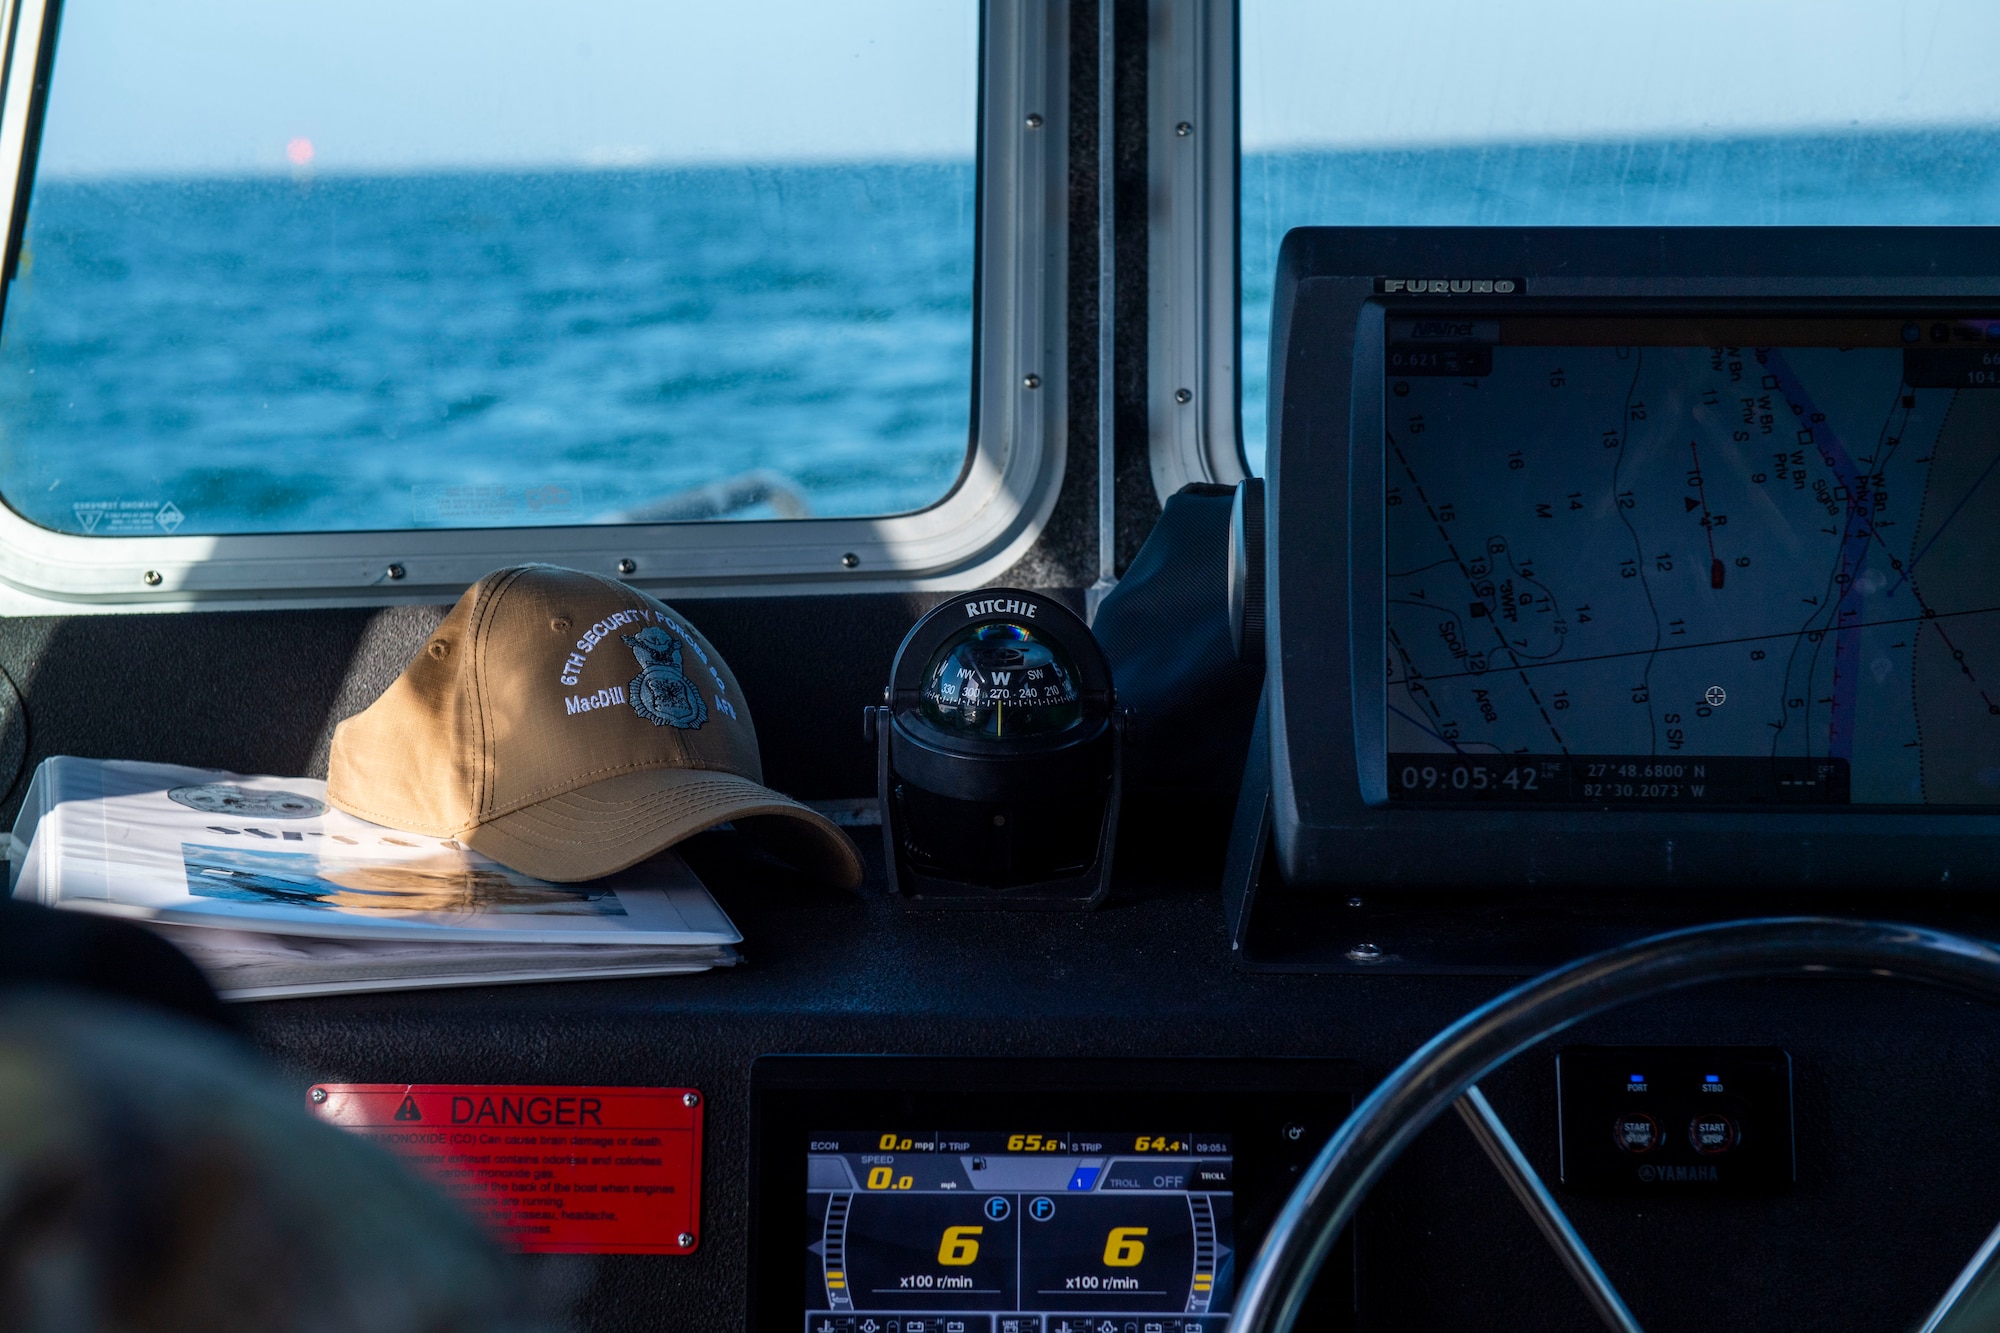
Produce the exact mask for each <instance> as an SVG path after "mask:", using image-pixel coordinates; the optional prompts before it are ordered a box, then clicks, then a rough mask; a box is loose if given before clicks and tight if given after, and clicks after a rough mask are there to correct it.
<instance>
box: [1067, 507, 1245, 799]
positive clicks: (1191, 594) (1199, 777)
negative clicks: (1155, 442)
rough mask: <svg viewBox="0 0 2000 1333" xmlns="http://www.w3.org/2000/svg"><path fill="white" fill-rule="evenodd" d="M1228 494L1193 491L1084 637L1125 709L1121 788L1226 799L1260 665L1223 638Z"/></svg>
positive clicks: (1237, 776)
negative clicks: (1095, 648) (1097, 649)
mask: <svg viewBox="0 0 2000 1333" xmlns="http://www.w3.org/2000/svg"><path fill="white" fill-rule="evenodd" d="M1234 496H1235V490H1234V488H1233V487H1229V486H1216V485H1208V484H1204V483H1200V482H1196V483H1194V484H1192V485H1189V486H1185V487H1183V488H1182V489H1181V490H1180V491H1179V492H1177V493H1176V494H1174V495H1172V496H1170V497H1168V499H1167V503H1166V507H1165V509H1164V510H1163V511H1162V512H1161V514H1160V519H1159V522H1157V523H1155V524H1154V525H1153V530H1152V532H1151V533H1149V534H1147V537H1146V544H1145V545H1144V546H1141V547H1140V548H1139V554H1138V555H1137V556H1135V557H1134V558H1133V560H1132V564H1131V567H1130V568H1128V569H1127V570H1126V571H1125V574H1124V577H1122V578H1121V579H1119V581H1118V586H1117V587H1115V588H1113V589H1112V590H1111V591H1110V593H1108V594H1107V595H1106V596H1105V598H1104V601H1103V603H1102V605H1100V606H1099V607H1098V608H1097V619H1096V621H1095V622H1094V623H1093V624H1092V625H1091V629H1092V630H1093V631H1094V632H1095V633H1096V635H1097V641H1098V643H1100V644H1101V645H1103V647H1104V652H1105V656H1107V657H1109V658H1110V659H1111V674H1112V678H1113V680H1114V682H1115V683H1116V685H1117V689H1118V702H1119V703H1120V704H1121V705H1123V706H1124V707H1125V708H1128V709H1130V710H1131V718H1130V722H1129V726H1128V731H1127V744H1126V750H1125V754H1126V758H1125V784H1126V789H1127V790H1128V791H1140V792H1147V791H1151V792H1169V791H1178V792H1186V793H1189V794H1200V795H1213V796H1220V797H1233V796H1234V795H1235V793H1236V788H1237V785H1238V784H1239V783H1240V782H1241V781H1242V777H1243V758H1244V755H1245V753H1246V752H1247V751H1248V749H1249V745H1250V727H1251V723H1252V721H1253V720H1254V718H1255V714H1256V711H1257V693H1258V691H1259V690H1260V689H1261V688H1262V687H1263V683H1264V668H1263V667H1262V666H1261V665H1256V664H1247V663H1244V662H1241V661H1238V660H1237V656H1236V649H1235V646H1234V644H1233V642H1232V641H1231V638H1230V632H1229V586H1228V578H1229V511H1230V506H1231V503H1232V501H1233V499H1234Z"/></svg>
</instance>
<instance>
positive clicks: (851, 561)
mask: <svg viewBox="0 0 2000 1333" xmlns="http://www.w3.org/2000/svg"><path fill="white" fill-rule="evenodd" d="M840 563H841V566H842V568H845V569H853V568H854V567H855V566H856V565H858V564H860V563H861V557H860V556H858V555H856V554H854V552H852V551H849V552H848V553H847V554H846V555H843V556H842V557H840Z"/></svg>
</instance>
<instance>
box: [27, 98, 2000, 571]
mask: <svg viewBox="0 0 2000 1333" xmlns="http://www.w3.org/2000/svg"><path fill="white" fill-rule="evenodd" d="M975 196H976V186H975V181H974V172H973V167H972V165H971V164H970V163H965V162H957V163H934V164H880V165H860V166H853V165H845V166H816V167H749V166H744V167H727V166H724V167H710V168H701V169H686V170H631V171H567V172H543V173H504V172H466V173H458V174H412V175H395V176H375V177H362V176H325V177H320V178H318V179H286V178H236V179H215V178H203V179H187V180H172V179H144V180H130V179H128V180H98V181H78V180H47V181H43V182H41V183H40V184H39V185H38V186H37V187H36V190H35V195H34V199H33V205H32V209H31V212H30V215H29V226H28V236H27V243H26V248H25V251H24V255H23V262H22V268H21V274H20V277H19V278H18V279H17V280H16V282H15V283H14V285H13V287H12V289H11V291H10V293H9V295H8V301H7V306H6V311H5V318H4V323H0V497H4V499H5V501H6V503H7V504H9V505H10V506H12V507H13V508H14V509H15V510H16V511H18V512H20V513H22V514H24V515H26V516H27V517H28V518H30V519H32V520H33V521H35V522H37V523H40V524H43V525H45V526H47V527H51V528H56V529H60V530H63V531H69V532H90V533H96V534H100V535H122V534H136V533H158V532H163V531H178V532H191V533H219V532H259V531H263V532H271V531H280V532H295V531H314V530H341V529H368V528H407V527H450V526H459V527H478V526H509V525H514V524H576V523H602V522H623V521H631V520H632V519H634V518H645V517H652V518H706V517H720V518H760V517H773V516H776V517H787V516H799V515H864V514H888V513H897V512H903V511H908V510H912V509H917V508H921V507H923V506H925V505H928V504H931V503H933V502H935V501H937V500H938V499H940V498H942V497H943V496H944V495H945V494H946V492H947V491H949V489H950V487H951V485H952V483H953V482H954V480H955V479H956V478H957V476H958V475H959V471H960V469H961V467H962V466H963V464H964V461H965V454H966V449H967V442H968V437H969V432H970V415H971V403H972V389H971V382H972V346H973V244H974V204H975ZM1242 210H1243V212H1242V226H1243V232H1242V273H1241V279H1242V291H1243V326H1242V327H1243V361H1242V365H1243V426H1244V435H1245V448H1246V452H1247V454H1248V456H1249V458H1250V461H1251V462H1252V464H1253V466H1258V465H1261V461H1262V456H1263V446H1264V383H1265V377H1266V372H1267V358H1268V355H1269V353H1268V347H1267V340H1268V328H1269V318H1270V283H1271V273H1272V268H1273V265H1274V263H1275V261H1276V257H1277V248H1278V243H1279V242H1280V241H1281V240H1282V239H1283V236H1284V233H1285V231H1286V230H1287V229H1288V228H1290V227H1293V226H1299V225H1304V224H1311V223H1368V224H1383V225H1435V224H1445V223H1451V224H1474V225H1479V224H1488V225H1525V224H1548V225H1574V224H1686V223H1737V224H1829V223H1926V224H1937V223H1980V224H1985V223H1994V222H2000V131H1996V130H1987V129H1944V130H1924V131H1909V132H1900V133H1863V132H1855V133H1851V134H1824V135H1789V136H1775V135H1774V136H1763V137H1742V138H1730V139H1672V140H1666V139H1662V140H1644V141H1637V142H1626V143H1582V144H1559V143H1536V144H1489V145H1478V146H1465V147H1445V148H1407V149H1393V150H1368V151H1340V152H1329V151H1315V152H1296V153H1252V154H1246V155H1245V156H1244V158H1243V165H1242Z"/></svg>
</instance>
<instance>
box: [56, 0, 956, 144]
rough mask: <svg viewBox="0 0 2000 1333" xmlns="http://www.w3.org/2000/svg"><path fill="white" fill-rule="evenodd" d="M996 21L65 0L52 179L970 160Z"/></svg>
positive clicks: (789, 8) (843, 12)
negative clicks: (982, 59)
mask: <svg viewBox="0 0 2000 1333" xmlns="http://www.w3.org/2000/svg"><path fill="white" fill-rule="evenodd" d="M978 8H979V7H978V5H977V3H976V2H975V0H842V2H841V3H831V2H830V0H726V2H720V3H719V2H717V0H560V3H549V0H338V3H331V2H329V0H173V2H172V3H167V2H165V0H67V3H65V4H64V6H63V20H62V24H63V26H62V33H61V37H60V41H59V44H58V47H57V57H56V68H55V77H54V82H53V83H52V85H51V88H50V105H49V115H48V120H47V127H46V130H45V137H44V142H43V147H42V154H41V159H40V165H39V171H40V172H41V173H42V174H44V175H49V176H76V175H107V174H127V173H143V174H168V175H182V174H225V173H231V174H233V173H239V172H256V171H271V172H283V171H291V170H293V169H295V165H294V164H295V159H297V158H298V157H300V156H303V155H304V150H303V149H301V148H300V147H299V146H298V141H300V140H303V141H305V142H307V143H309V144H310V145H311V150H310V161H309V165H310V168H311V169H312V170H315V171H342V170H354V171H382V170H392V171H393V170H422V169H425V168H435V167H487V166H491V167H503V166H527V165H579V166H589V165H620V164H632V163H646V162H690V161H692V162H701V161H717V160H722V161H824V160H847V159H883V158H902V159H908V158H958V159H969V158H971V157H972V156H973V152H974V130H975V125H976V106H975V102H976V93H977V85H978V79H977V70H976V63H977V52H978V30H977V29H978V22H977V19H978ZM288 146H289V147H290V150H291V151H290V154H289V156H288V153H287V149H288Z"/></svg>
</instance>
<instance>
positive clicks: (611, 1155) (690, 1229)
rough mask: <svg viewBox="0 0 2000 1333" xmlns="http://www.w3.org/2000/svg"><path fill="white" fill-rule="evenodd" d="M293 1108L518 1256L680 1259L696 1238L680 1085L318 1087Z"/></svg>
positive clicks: (697, 1116) (697, 1159)
mask: <svg viewBox="0 0 2000 1333" xmlns="http://www.w3.org/2000/svg"><path fill="white" fill-rule="evenodd" d="M306 1098H307V1105H308V1106H309V1107H310V1108H311V1109H312V1111H313V1114H315V1115H317V1116H319V1117H320V1118H321V1119H322V1120H331V1121H332V1122H333V1123H334V1124H336V1125H339V1126H341V1127H342V1128H345V1129H349V1130H352V1131H353V1132H355V1133H356V1134H360V1135H363V1136H364V1137H367V1138H371V1139H373V1140H375V1141H376V1142H377V1143H379V1144H381V1145H382V1146H383V1147H385V1148H387V1149H389V1150H390V1151H391V1152H393V1153H395V1154H396V1155H397V1156H398V1157H401V1158H402V1159H403V1160H404V1161H405V1162H408V1163H409V1164H410V1165H411V1166H412V1167H414V1168H416V1169H417V1170H418V1171H419V1172H421V1173H422V1174H424V1175H426V1176H429V1177H430V1178H431V1179H432V1180H434V1181H436V1182H437V1183H438V1184H439V1185H442V1186H443V1187H444V1188H445V1190H446V1191H447V1192H449V1193H450V1194H451V1195H452V1196H453V1197H454V1198H455V1199H457V1200H458V1201H459V1203H460V1204H461V1205H462V1206H463V1207H464V1208H465V1209H466V1210H467V1211H468V1212H470V1213H471V1214H472V1215H473V1216H474V1217H478V1218H482V1219H484V1220H485V1221H486V1222H487V1224H488V1225H489V1226H491V1227H492V1229H493V1230H494V1231H495V1232H497V1233H498V1234H499V1235H500V1236H501V1237H502V1238H503V1239H504V1240H505V1241H506V1242H507V1243H508V1244H509V1245H511V1246H513V1247H514V1248H515V1249H517V1250H521V1251H524V1252H526V1253H528V1254H686V1253H688V1252H689V1251H691V1250H693V1249H694V1247H695V1245H696V1243H697V1241H698V1239H699V1236H700V1229H699V1228H698V1227H697V1226H696V1222H697V1220H698V1219H699V1217H700V1215H701V1111H702V1100H701V1095H700V1094H699V1093H697V1092H696V1091H695V1090H694V1089H692V1088H575V1087H537V1086H514V1085H505V1084H488V1083H319V1084H315V1085H314V1086H313V1088H312V1090H311V1091H310V1092H308V1093H307V1095H306Z"/></svg>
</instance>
